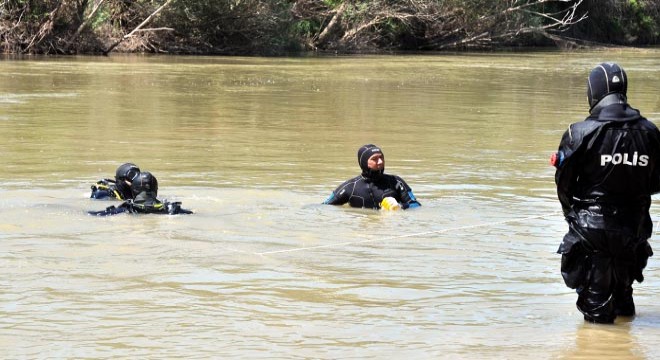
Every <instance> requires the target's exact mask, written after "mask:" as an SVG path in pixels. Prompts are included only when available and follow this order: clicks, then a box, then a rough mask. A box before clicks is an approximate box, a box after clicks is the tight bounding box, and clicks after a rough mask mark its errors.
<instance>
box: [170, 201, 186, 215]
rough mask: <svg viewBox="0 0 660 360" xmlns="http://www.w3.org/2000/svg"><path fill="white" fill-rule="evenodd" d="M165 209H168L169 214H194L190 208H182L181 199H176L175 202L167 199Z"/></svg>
mask: <svg viewBox="0 0 660 360" xmlns="http://www.w3.org/2000/svg"><path fill="white" fill-rule="evenodd" d="M165 209H167V213H168V214H169V215H177V214H192V213H193V212H192V211H190V210H186V209H182V208H181V202H180V201H175V202H167V201H165Z"/></svg>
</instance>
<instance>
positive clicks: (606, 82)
mask: <svg viewBox="0 0 660 360" xmlns="http://www.w3.org/2000/svg"><path fill="white" fill-rule="evenodd" d="M627 91H628V76H626V72H625V71H623V68H621V67H620V66H619V65H617V64H615V63H602V64H600V65H598V66H596V67H595V68H594V69H593V70H591V73H589V79H588V80H587V98H589V109H593V108H594V106H596V104H598V102H599V101H601V100H602V99H603V98H604V97H605V96H607V95H609V94H614V93H617V94H621V95H623V96H624V97H625V96H626V92H627Z"/></svg>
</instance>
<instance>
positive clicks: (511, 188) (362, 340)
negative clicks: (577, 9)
mask: <svg viewBox="0 0 660 360" xmlns="http://www.w3.org/2000/svg"><path fill="white" fill-rule="evenodd" d="M606 55H607V57H608V59H612V57H615V59H612V60H616V61H618V62H619V63H621V64H622V65H623V66H624V67H625V68H626V70H627V72H628V74H629V76H630V78H631V89H630V90H629V91H630V94H629V95H630V99H631V101H632V102H633V104H634V105H635V106H636V107H639V108H641V109H642V111H643V113H645V114H646V115H647V116H649V117H650V118H651V119H654V116H655V119H656V120H657V119H658V118H660V117H659V116H658V114H660V109H659V108H658V102H657V83H658V81H659V80H660V64H659V63H658V61H659V60H658V59H660V56H657V52H653V51H649V52H637V53H626V54H618V53H611V52H608V53H607V54H606ZM603 56H604V54H603V53H570V54H566V53H552V52H550V53H530V54H513V55H509V54H470V55H442V56H393V57H390V56H374V57H341V58H296V59H286V58H278V59H259V58H214V57H139V56H127V57H124V56H112V57H106V58H87V57H80V58H35V59H32V60H29V61H2V62H0V133H1V134H3V141H2V142H0V169H2V171H0V272H2V273H3V275H4V276H3V280H0V348H2V349H3V355H4V356H5V357H7V358H42V357H47V356H51V357H55V358H122V357H123V358H168V359H176V358H186V359H187V358H264V357H268V358H283V359H289V358H323V359H335V358H349V357H353V358H355V357H359V358H361V359H382V358H383V357H388V358H395V359H397V358H452V359H453V358H467V359H492V358H507V359H529V358H540V359H543V358H549V357H551V356H552V354H558V353H559V354H561V355H563V354H562V353H563V352H564V350H563V349H569V350H568V354H567V355H566V357H569V358H570V357H571V356H572V355H575V356H582V355H581V354H592V353H595V354H597V355H598V356H601V355H602V356H606V355H605V354H608V353H614V354H617V355H618V354H620V355H621V357H634V356H639V357H644V356H645V355H646V356H647V357H650V356H651V354H654V353H656V352H657V351H658V350H659V349H660V326H658V325H657V324H660V322H659V321H658V319H657V317H654V316H652V315H651V314H657V313H660V305H657V302H656V301H655V300H654V299H656V298H657V297H658V296H660V266H658V265H657V264H655V262H654V259H653V258H651V260H650V262H649V265H648V268H647V271H646V281H645V282H644V283H643V284H641V285H638V286H636V287H635V291H636V295H635V301H636V304H637V308H638V311H639V312H640V315H639V316H638V317H637V318H635V319H634V321H632V322H630V323H625V322H623V323H617V324H615V325H614V326H613V327H602V328H601V327H597V326H591V325H588V324H584V325H583V324H582V317H581V316H580V314H579V313H578V312H577V311H576V310H575V306H574V301H575V298H574V293H573V292H572V291H571V290H570V289H567V288H565V287H564V285H563V281H562V279H561V276H560V274H559V261H560V258H559V256H558V255H557V254H556V253H555V251H556V249H557V246H558V244H559V241H560V239H561V237H562V236H563V234H564V232H565V231H566V225H565V224H564V222H563V219H562V218H561V216H560V215H559V210H560V209H559V204H558V202H557V200H556V195H555V192H554V184H553V171H552V168H550V167H549V165H548V156H549V154H550V153H551V152H552V151H553V150H554V149H555V148H556V146H557V144H558V142H559V137H560V136H561V134H562V133H563V131H564V129H565V127H566V125H567V124H568V123H570V122H573V121H577V120H580V119H582V118H583V117H584V115H585V114H586V99H585V96H584V94H585V89H584V83H585V81H584V78H585V76H586V74H587V73H588V71H589V70H590V69H591V68H592V67H593V65H594V64H596V63H599V62H602V61H603V60H604V59H603ZM365 143H376V144H378V145H380V146H381V147H382V148H383V151H384V152H385V153H386V154H387V156H388V160H387V168H386V172H389V173H393V174H398V175H400V176H402V177H403V178H404V179H406V182H408V184H409V185H410V186H411V187H412V188H413V190H414V192H415V194H416V195H417V197H418V198H419V199H420V202H421V203H422V204H423V206H422V207H421V208H419V209H415V210H413V211H401V212H395V213H380V212H376V211H366V210H357V209H349V208H346V207H343V208H341V207H331V206H322V205H320V203H321V202H322V201H323V200H324V199H325V198H326V197H327V196H328V195H329V193H330V192H331V191H332V190H333V189H334V188H336V186H337V185H339V184H338V182H339V181H340V180H339V179H346V178H349V177H352V176H354V175H356V174H357V173H358V172H359V168H358V165H357V161H356V156H355V152H356V150H357V148H358V147H359V146H360V145H362V144H365ZM126 161H132V162H135V163H137V164H138V165H140V167H141V168H142V169H144V170H148V171H151V172H152V173H153V174H154V175H156V176H157V177H158V179H159V197H162V199H163V200H165V199H167V200H170V201H182V202H183V204H184V206H185V207H186V208H190V209H192V210H194V211H195V214H194V215H193V216H187V217H176V216H175V217H168V216H116V217H108V218H92V217H88V216H86V215H85V211H87V210H100V209H103V208H105V207H106V206H108V205H109V204H110V203H108V202H95V201H92V200H90V199H88V198H87V196H88V195H89V185H91V184H92V183H93V182H94V181H96V180H97V179H99V178H101V177H105V176H109V175H111V174H113V173H114V171H115V169H116V167H117V166H118V165H119V164H121V163H123V162H126ZM656 208H657V205H654V207H653V209H652V210H653V211H652V213H654V214H657V213H658V211H657V209H656ZM652 240H653V239H652ZM576 326H578V331H577V333H575V330H574V328H575V327H576ZM565 334H570V335H568V336H566V335H565ZM614 338H616V339H614ZM7 349H8V350H7ZM592 349H602V352H601V350H592ZM585 356H590V355H585Z"/></svg>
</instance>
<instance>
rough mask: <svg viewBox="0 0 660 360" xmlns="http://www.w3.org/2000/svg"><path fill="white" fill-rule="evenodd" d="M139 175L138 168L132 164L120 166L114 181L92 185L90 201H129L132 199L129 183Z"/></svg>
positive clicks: (104, 180) (103, 181) (100, 181)
mask: <svg viewBox="0 0 660 360" xmlns="http://www.w3.org/2000/svg"><path fill="white" fill-rule="evenodd" d="M138 174H140V168H139V167H138V166H137V165H135V164H133V163H125V164H122V165H120V166H119V167H118V168H117V171H116V172H115V179H114V180H112V179H101V180H99V181H97V182H96V184H94V185H92V194H91V195H90V196H89V197H90V198H92V199H115V200H129V199H132V198H133V193H132V191H131V182H132V181H133V180H134V179H135V177H136V176H138Z"/></svg>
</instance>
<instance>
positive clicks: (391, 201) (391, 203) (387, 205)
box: [380, 196, 401, 210]
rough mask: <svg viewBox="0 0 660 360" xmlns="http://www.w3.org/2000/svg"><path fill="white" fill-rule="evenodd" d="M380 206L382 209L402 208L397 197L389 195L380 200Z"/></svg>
mask: <svg viewBox="0 0 660 360" xmlns="http://www.w3.org/2000/svg"><path fill="white" fill-rule="evenodd" d="M380 208H381V209H382V210H400V209H401V204H399V202H398V201H396V199H395V198H393V197H391V196H388V197H386V198H383V201H381V202H380Z"/></svg>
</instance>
